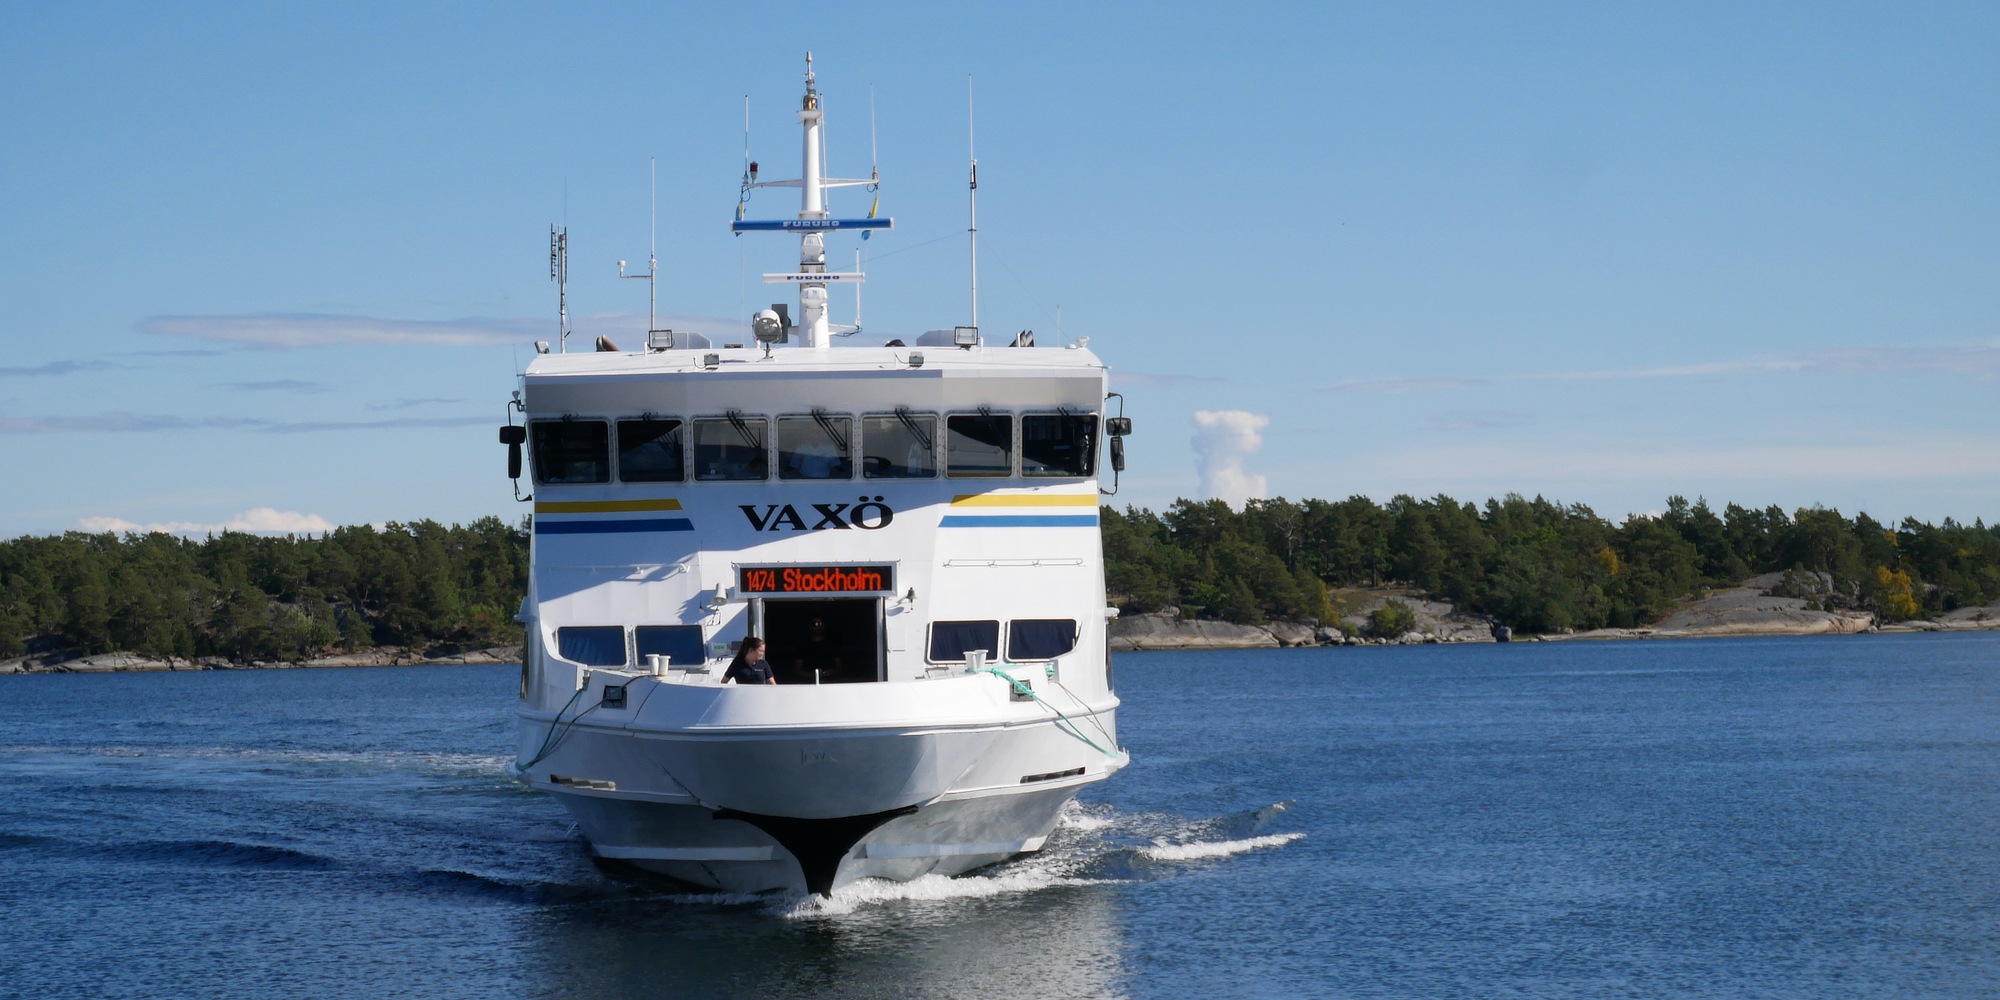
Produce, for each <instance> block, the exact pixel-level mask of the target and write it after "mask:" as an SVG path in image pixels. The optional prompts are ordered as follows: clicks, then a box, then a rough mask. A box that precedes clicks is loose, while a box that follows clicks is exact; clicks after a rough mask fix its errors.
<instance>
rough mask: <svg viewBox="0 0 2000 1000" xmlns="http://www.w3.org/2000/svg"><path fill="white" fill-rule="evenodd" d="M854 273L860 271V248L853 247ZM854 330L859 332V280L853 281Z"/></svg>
mask: <svg viewBox="0 0 2000 1000" xmlns="http://www.w3.org/2000/svg"><path fill="white" fill-rule="evenodd" d="M854 273H856V274H860V273H861V248H860V247H855V248H854ZM854 332H855V333H860V332H861V282H858V281H857V282H855V283H854Z"/></svg>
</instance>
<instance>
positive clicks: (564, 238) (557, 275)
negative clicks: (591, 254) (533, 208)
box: [549, 225, 569, 354]
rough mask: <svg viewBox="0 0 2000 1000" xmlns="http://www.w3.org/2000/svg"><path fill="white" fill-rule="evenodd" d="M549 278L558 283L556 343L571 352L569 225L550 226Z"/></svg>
mask: <svg viewBox="0 0 2000 1000" xmlns="http://www.w3.org/2000/svg"><path fill="white" fill-rule="evenodd" d="M549 280H550V281H553V282H555V283H556V329H557V330H558V331H559V332H560V333H561V336H559V337H557V338H556V343H557V344H558V345H559V346H560V347H561V348H562V353H564V354H568V353H569V227H568V226H553V225H552V226H550V227H549Z"/></svg>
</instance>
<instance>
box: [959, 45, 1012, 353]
mask: <svg viewBox="0 0 2000 1000" xmlns="http://www.w3.org/2000/svg"><path fill="white" fill-rule="evenodd" d="M965 155H966V158H967V159H970V160H971V161H972V187H971V189H970V193H969V195H968V198H969V199H970V202H969V203H970V205H971V210H972V216H971V221H970V222H969V223H968V225H967V226H966V229H965V231H966V232H967V233H968V234H970V237H971V240H972V328H973V329H974V330H977V329H979V155H978V153H977V152H976V151H975V150H974V148H973V145H972V77H970V76H967V77H966V78H965ZM1003 263H1004V262H1003Z"/></svg>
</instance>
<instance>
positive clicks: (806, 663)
mask: <svg viewBox="0 0 2000 1000" xmlns="http://www.w3.org/2000/svg"><path fill="white" fill-rule="evenodd" d="M840 668H841V662H840V639H839V637H837V636H835V635H834V634H833V632H832V631H831V630H829V629H828V628H827V627H826V619H824V618H820V617H817V616H815V617H814V618H813V620H812V629H811V631H809V632H808V633H807V637H806V643H805V648H803V649H801V650H799V654H798V656H797V657H795V658H794V659H793V660H792V672H793V673H795V674H796V675H798V677H799V679H800V681H801V682H803V683H806V684H818V683H820V682H822V681H828V680H839V679H840Z"/></svg>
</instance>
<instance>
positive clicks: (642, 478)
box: [618, 419, 687, 483]
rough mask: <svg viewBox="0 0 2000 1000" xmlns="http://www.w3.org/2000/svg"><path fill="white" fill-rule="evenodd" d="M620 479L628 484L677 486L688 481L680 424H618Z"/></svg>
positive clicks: (658, 422)
mask: <svg viewBox="0 0 2000 1000" xmlns="http://www.w3.org/2000/svg"><path fill="white" fill-rule="evenodd" d="M618 478H619V479H621V480H623V481H625V482H628V483H678V482H680V481H681V480H683V479H686V478H687V467H686V463H685V459H683V457H682V455H681V422H680V421H678V420H653V419H643V420H620V421H618Z"/></svg>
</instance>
